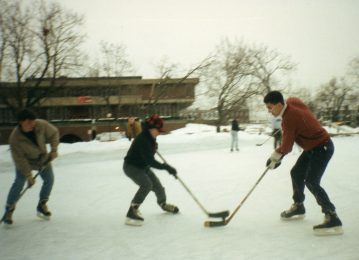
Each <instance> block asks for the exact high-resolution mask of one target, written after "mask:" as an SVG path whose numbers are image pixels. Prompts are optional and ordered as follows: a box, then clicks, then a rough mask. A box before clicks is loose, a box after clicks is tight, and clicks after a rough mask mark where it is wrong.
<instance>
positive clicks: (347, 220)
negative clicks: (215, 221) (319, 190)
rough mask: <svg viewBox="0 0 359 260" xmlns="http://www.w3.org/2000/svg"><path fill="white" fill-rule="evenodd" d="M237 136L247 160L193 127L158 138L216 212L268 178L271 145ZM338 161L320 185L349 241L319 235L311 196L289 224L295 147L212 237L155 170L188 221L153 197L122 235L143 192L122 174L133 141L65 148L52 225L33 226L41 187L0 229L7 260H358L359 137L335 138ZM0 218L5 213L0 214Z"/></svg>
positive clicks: (2, 190) (0, 193) (0, 255)
mask: <svg viewBox="0 0 359 260" xmlns="http://www.w3.org/2000/svg"><path fill="white" fill-rule="evenodd" d="M266 139H268V136H267V135H265V134H261V135H258V134H253V133H252V134H251V133H247V132H244V131H240V132H239V144H240V151H239V152H233V153H231V152H229V146H230V134H229V133H215V129H214V127H211V126H205V125H195V124H192V125H188V126H187V127H186V128H183V129H179V130H176V131H173V132H172V133H171V134H168V135H163V136H159V137H158V143H159V151H160V152H161V154H162V155H163V156H164V157H165V159H166V160H167V161H168V162H169V163H170V164H172V165H173V166H175V167H176V168H177V170H178V174H179V176H180V177H181V179H182V180H183V181H184V182H185V184H186V185H187V186H188V187H189V188H190V189H191V190H192V192H193V193H194V194H195V196H196V197H197V198H198V199H199V201H200V202H201V203H202V204H203V205H204V206H205V207H206V209H207V210H208V211H210V212H215V211H222V210H230V211H233V210H234V208H235V207H236V206H237V205H238V204H239V203H240V202H241V201H242V199H243V198H244V197H245V195H246V194H247V193H248V192H249V190H250V189H251V188H252V187H253V185H254V184H255V182H256V181H257V179H258V178H259V177H260V175H261V174H262V173H263V171H264V170H265V162H266V160H267V158H268V156H269V155H270V154H271V152H272V146H273V140H269V141H268V142H266V143H265V144H264V145H263V146H256V144H257V143H262V142H264V141H265V140H266ZM333 141H334V144H335V146H336V151H335V154H334V157H333V159H332V161H331V162H330V164H329V166H328V169H327V172H326V174H325V175H324V177H323V180H322V185H323V187H324V188H325V189H326V190H327V192H328V193H329V196H330V198H331V200H332V201H333V202H334V204H335V205H336V207H337V212H338V214H339V216H340V217H341V219H342V221H343V224H344V226H343V227H344V232H345V233H344V235H342V236H332V237H316V236H314V235H313V233H312V226H313V225H315V224H318V223H321V222H322V220H323V215H322V213H321V212H320V208H319V206H318V205H317V204H316V202H315V200H314V198H313V196H312V195H311V194H310V192H309V191H308V190H306V195H307V197H306V204H305V205H306V209H307V214H306V218H305V219H304V220H302V221H291V222H283V221H281V220H280V218H279V214H280V212H281V211H282V210H284V209H287V208H288V207H289V206H290V205H291V203H292V201H291V183H290V176H289V171H290V168H291V166H292V165H293V164H294V162H295V160H296V159H297V157H298V156H299V154H300V151H299V149H298V148H297V147H295V148H294V149H293V151H292V153H290V154H289V155H287V156H286V157H285V159H284V161H283V163H282V165H281V166H280V167H279V168H278V169H276V170H274V171H269V172H268V173H267V174H266V176H265V177H264V178H263V179H262V181H261V182H260V183H259V184H258V186H257V187H256V189H255V190H254V191H253V193H252V194H251V196H250V197H249V198H248V199H247V201H246V202H245V203H244V204H243V206H242V207H241V208H240V210H239V211H238V213H237V214H236V215H235V217H234V218H233V219H232V221H231V222H230V223H229V224H228V225H227V226H225V227H217V228H206V227H204V226H203V223H204V221H206V220H207V217H206V216H205V215H204V214H203V212H202V211H201V209H200V208H199V207H198V206H197V204H196V203H195V202H194V201H193V199H192V198H191V197H190V196H189V194H188V193H187V191H186V190H185V189H184V187H182V185H181V184H180V182H178V181H176V180H175V179H174V178H173V177H172V176H170V175H168V174H167V173H166V172H165V171H159V170H156V173H157V176H158V177H159V178H160V180H161V181H162V183H163V185H164V186H165V188H166V192H167V197H168V202H169V203H174V204H176V205H178V206H179V208H180V214H178V215H170V214H168V213H163V212H162V211H161V210H160V208H159V207H158V206H157V204H156V199H155V196H154V195H153V194H150V195H149V196H148V197H147V199H146V201H145V202H144V204H143V205H142V207H141V212H142V214H143V216H144V218H145V223H144V225H143V226H142V227H130V226H126V225H124V220H125V215H126V212H127V210H128V207H129V204H130V201H131V199H132V197H133V195H134V193H135V192H136V190H137V186H135V185H134V184H133V183H132V181H131V180H130V179H128V178H127V177H126V176H125V175H124V173H123V171H122V163H123V158H124V156H125V154H126V152H127V150H128V148H129V145H130V142H129V141H128V140H127V139H120V140H118V141H114V142H99V141H92V142H84V143H76V144H61V145H60V148H59V153H60V157H59V158H58V159H57V160H56V161H55V162H54V163H53V166H54V171H55V175H56V180H55V186H54V189H53V193H52V196H51V200H50V202H49V207H50V209H51V210H52V212H53V218H52V219H51V221H43V220H40V219H38V218H37V217H36V216H35V208H36V203H37V196H38V191H39V188H40V186H41V180H37V183H36V185H35V187H33V188H32V189H30V190H28V191H27V193H26V194H25V195H24V197H23V198H22V199H21V200H20V201H19V203H18V205H17V206H18V207H17V209H16V211H15V213H14V221H15V224H14V226H13V227H12V228H11V229H5V228H3V227H0V259H2V260H9V259H14V260H15V259H16V260H19V259H37V260H39V259H61V260H62V259H74V260H75V259H76V260H79V259H166V260H167V259H181V260H182V259H201V260H202V259H213V260H217V259H345V260H348V259H353V260H354V259H359V243H358V236H359V225H358V215H359V207H358V205H359V185H358V164H359V163H358V152H357V149H358V147H359V136H357V135H353V136H343V137H341V136H338V137H334V138H333ZM0 155H1V156H0V199H1V203H3V205H4V204H5V200H6V196H7V193H8V190H9V187H10V185H11V183H12V181H13V176H14V173H13V172H14V168H13V164H12V161H11V156H10V153H9V151H8V146H6V145H5V146H0ZM0 213H1V214H2V212H0Z"/></svg>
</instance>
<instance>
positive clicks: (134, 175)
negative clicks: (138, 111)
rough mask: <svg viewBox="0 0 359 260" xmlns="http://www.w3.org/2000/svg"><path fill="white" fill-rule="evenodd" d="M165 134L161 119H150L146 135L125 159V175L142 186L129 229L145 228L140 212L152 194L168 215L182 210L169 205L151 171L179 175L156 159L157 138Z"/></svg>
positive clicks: (129, 216) (130, 212)
mask: <svg viewBox="0 0 359 260" xmlns="http://www.w3.org/2000/svg"><path fill="white" fill-rule="evenodd" d="M163 131H164V129H163V120H162V119H161V118H160V117H159V116H158V115H153V116H151V117H150V118H147V119H146V121H145V122H144V129H143V131H142V132H141V133H140V134H139V135H138V136H137V137H136V138H135V139H134V141H133V142H132V144H131V146H130V148H129V150H128V152H127V155H126V157H125V159H124V164H123V171H124V172H125V174H126V176H128V177H129V178H130V179H131V180H132V181H133V182H134V183H135V184H137V185H138V186H139V188H138V190H137V192H136V194H135V196H134V197H133V199H132V201H131V205H130V208H129V210H128V212H127V219H126V222H125V223H126V224H128V225H138V226H139V225H142V223H143V221H144V218H143V217H142V216H141V214H140V212H139V207H140V206H141V204H142V203H143V202H144V200H145V199H146V197H147V195H148V194H149V192H150V191H153V192H154V193H155V195H156V198H157V203H158V205H159V206H160V207H161V208H162V209H163V210H164V211H167V212H171V213H177V212H178V211H179V210H178V207H176V206H174V205H171V204H168V203H167V202H166V200H167V198H166V192H165V189H164V187H163V186H162V184H161V182H160V180H159V179H158V178H157V176H156V175H155V173H154V172H153V171H152V170H151V168H155V169H160V170H167V171H168V173H169V174H171V175H173V176H174V177H176V175H177V171H176V169H175V168H173V167H172V166H170V165H169V164H167V163H161V162H158V161H157V160H156V159H155V153H156V151H157V148H158V145H157V142H156V137H157V136H158V135H159V134H160V133H161V132H163Z"/></svg>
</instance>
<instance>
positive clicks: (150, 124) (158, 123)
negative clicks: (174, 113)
mask: <svg viewBox="0 0 359 260" xmlns="http://www.w3.org/2000/svg"><path fill="white" fill-rule="evenodd" d="M145 125H146V127H147V129H153V128H156V129H157V130H158V131H159V132H165V130H164V129H163V120H162V119H161V118H160V116H159V115H157V114H155V115H153V116H151V117H149V118H147V119H146V121H145Z"/></svg>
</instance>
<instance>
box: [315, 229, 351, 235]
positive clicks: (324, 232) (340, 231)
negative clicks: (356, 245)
mask: <svg viewBox="0 0 359 260" xmlns="http://www.w3.org/2000/svg"><path fill="white" fill-rule="evenodd" d="M313 231H314V235H316V236H337V235H343V234H344V231H343V228H342V227H332V228H320V229H314V230H313Z"/></svg>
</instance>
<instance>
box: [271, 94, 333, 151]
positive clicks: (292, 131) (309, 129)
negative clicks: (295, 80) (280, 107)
mask: <svg viewBox="0 0 359 260" xmlns="http://www.w3.org/2000/svg"><path fill="white" fill-rule="evenodd" d="M286 103H287V108H286V110H285V111H284V113H283V116H282V132H283V136H282V144H281V146H280V147H278V148H277V149H276V151H277V152H279V153H281V154H287V153H290V152H291V151H292V148H293V144H294V142H296V143H297V144H298V145H299V146H300V147H302V148H303V150H304V151H309V150H311V149H313V148H315V147H317V146H319V145H322V144H325V143H326V142H328V140H329V139H330V136H329V134H328V132H327V131H326V130H325V129H324V128H323V127H322V126H321V125H320V123H319V121H318V120H317V119H316V118H315V116H314V115H313V114H312V112H311V111H310V110H309V108H308V107H307V106H306V105H305V104H304V103H303V102H302V101H301V100H300V99H298V98H288V99H287V102H286Z"/></svg>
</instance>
